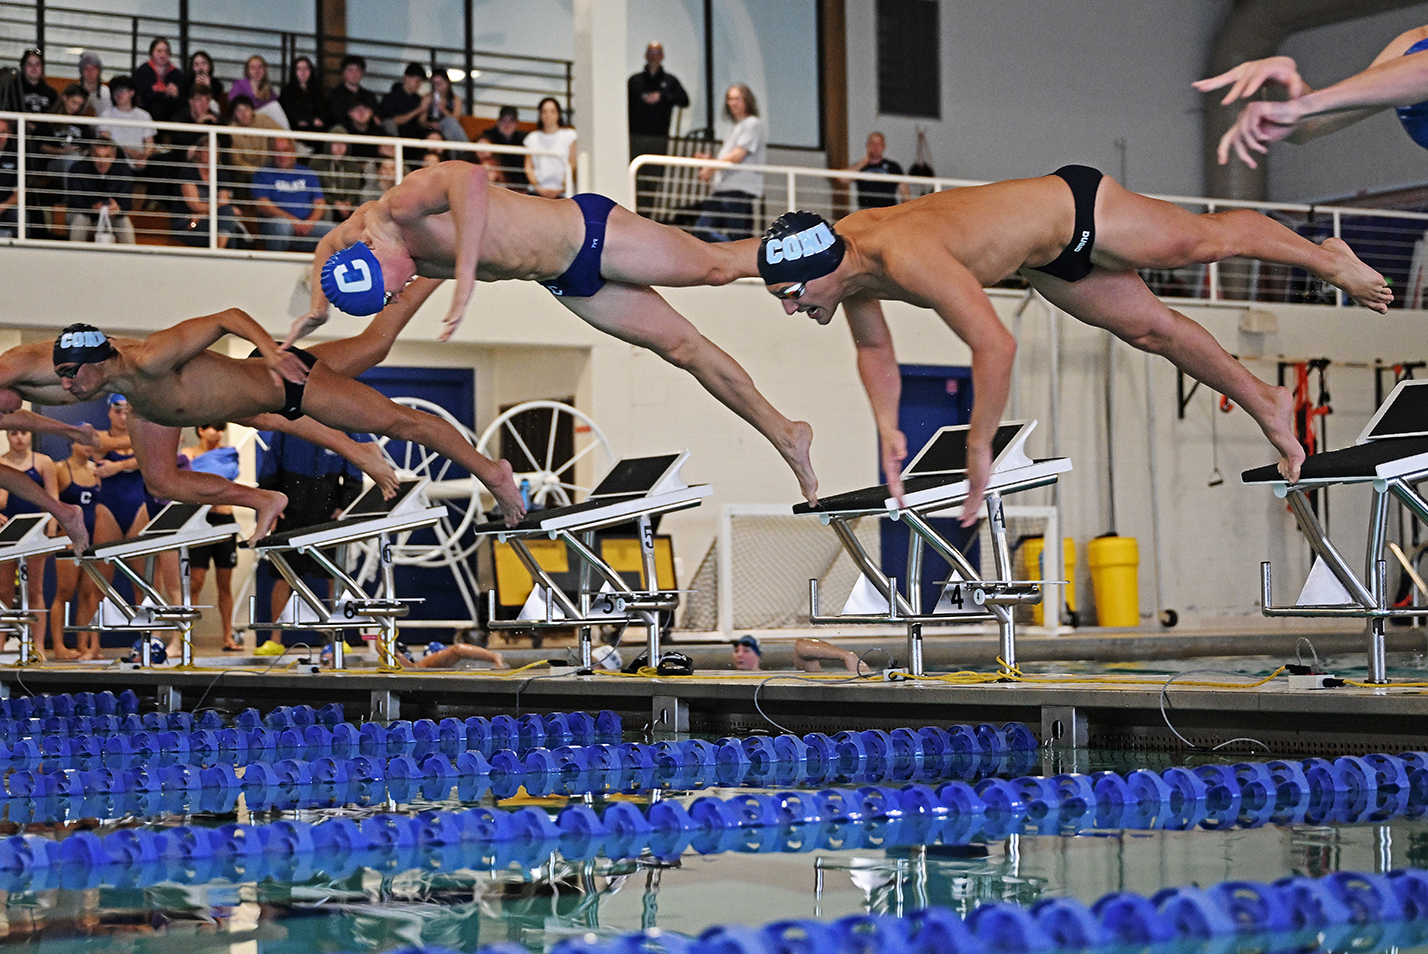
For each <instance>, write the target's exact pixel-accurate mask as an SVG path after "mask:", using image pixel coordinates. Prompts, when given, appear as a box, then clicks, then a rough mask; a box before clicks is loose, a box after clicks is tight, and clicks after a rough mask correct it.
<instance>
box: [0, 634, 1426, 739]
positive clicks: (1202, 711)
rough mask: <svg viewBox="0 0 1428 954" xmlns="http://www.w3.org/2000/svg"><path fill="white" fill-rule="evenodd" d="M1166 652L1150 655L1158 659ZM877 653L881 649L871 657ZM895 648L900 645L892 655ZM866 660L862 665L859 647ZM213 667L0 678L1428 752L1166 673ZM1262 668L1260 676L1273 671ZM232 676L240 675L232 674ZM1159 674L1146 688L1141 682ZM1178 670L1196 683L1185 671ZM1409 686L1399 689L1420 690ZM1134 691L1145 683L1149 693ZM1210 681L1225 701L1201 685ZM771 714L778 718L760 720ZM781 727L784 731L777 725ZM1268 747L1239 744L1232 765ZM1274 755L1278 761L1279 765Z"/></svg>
mask: <svg viewBox="0 0 1428 954" xmlns="http://www.w3.org/2000/svg"><path fill="white" fill-rule="evenodd" d="M1313 639H1314V643H1315V646H1316V648H1317V649H1318V652H1319V654H1320V655H1321V656H1328V655H1331V654H1335V655H1338V654H1343V655H1347V656H1349V658H1350V660H1353V661H1358V660H1361V659H1362V655H1361V654H1362V652H1363V646H1364V644H1365V643H1364V639H1365V638H1364V636H1363V634H1361V633H1352V634H1342V635H1333V634H1329V635H1325V634H1315V635H1314V637H1313ZM1147 641H1148V642H1147ZM869 642H870V644H872V643H877V642H879V641H878V640H876V639H874V640H870V641H869ZM883 642H886V641H885V640H884V641H883ZM982 642H987V643H988V644H989V645H990V646H991V647H993V649H994V646H995V641H994V639H991V638H987V639H985V640H984V639H982V638H980V637H969V638H961V637H959V638H956V639H950V640H949V639H937V640H934V641H930V644H929V650H928V653H927V657H928V662H927V669H928V671H929V673H932V674H936V673H937V672H947V671H950V670H955V669H964V668H970V667H969V664H972V665H974V666H975V668H976V669H977V670H979V671H981V672H989V671H990V670H991V669H993V668H994V667H993V666H989V665H987V664H986V661H987V660H988V659H990V658H991V656H994V655H995V652H994V651H993V652H992V653H991V654H990V655H989V654H988V653H987V652H986V651H985V649H986V648H987V647H984V646H981V645H979V644H980V643H982ZM1423 643H1424V632H1423V631H1422V630H1400V631H1397V632H1393V633H1391V634H1390V638H1389V649H1390V650H1391V651H1395V652H1411V651H1419V652H1421V651H1422V648H1423ZM1293 644H1294V637H1293V636H1292V635H1291V636H1279V635H1270V636H1259V637H1256V638H1255V639H1254V640H1253V641H1248V640H1247V639H1246V637H1245V636H1244V635H1243V634H1241V635H1203V634H1201V635H1197V634H1189V633H1186V634H1180V635H1175V636H1170V635H1167V634H1125V635H1120V636H1111V637H1106V636H1060V637H1055V638H1048V639H1036V638H1027V639H1023V640H1019V642H1018V650H1019V652H1020V654H1021V655H1020V660H1021V662H1022V663H1023V664H1027V663H1031V662H1033V661H1036V660H1038V659H1063V660H1064V659H1068V658H1069V659H1073V660H1074V659H1101V660H1113V661H1121V660H1124V661H1130V660H1133V659H1137V658H1140V659H1145V658H1150V659H1157V658H1177V659H1185V658H1192V659H1193V658H1196V657H1202V656H1223V655H1227V654H1232V653H1234V652H1238V653H1239V654H1244V653H1246V652H1248V651H1250V650H1253V652H1254V654H1255V655H1256V656H1259V657H1263V656H1269V657H1271V658H1272V659H1273V658H1280V659H1283V660H1284V661H1287V662H1293V661H1294V653H1293ZM680 648H681V650H682V651H688V652H690V654H691V655H692V656H694V657H695V659H696V663H699V662H701V657H708V658H709V659H713V660H718V659H723V660H727V658H728V649H727V646H709V647H705V648H702V649H694V648H692V647H680ZM849 648H852V649H855V650H857V649H859V646H858V645H857V644H856V643H855V644H853V645H850V646H849ZM780 652H782V650H778V649H776V648H774V647H772V646H771V647H770V648H769V649H767V650H766V655H765V663H766V664H767V665H770V666H774V665H778V664H779V661H780V660H779V659H778V658H777V657H778V655H779V653H780ZM506 655H507V658H508V660H509V661H510V663H511V664H512V665H514V666H519V665H524V664H525V663H527V662H529V661H532V660H534V659H544V658H547V657H556V656H559V655H563V652H553V651H546V652H540V651H512V652H510V653H507V654H506ZM233 662H234V661H233V660H231V659H224V660H218V659H214V660H207V659H204V660H200V665H199V667H196V668H194V669H192V670H187V671H185V670H181V669H176V668H164V669H156V670H138V669H134V668H130V667H127V666H120V665H118V664H111V665H108V666H96V665H87V666H82V665H65V664H58V665H49V666H44V667H29V668H25V669H15V668H7V669H3V670H0V685H3V686H5V687H6V688H8V689H9V690H11V691H12V692H17V693H38V692H76V691H84V690H88V691H102V690H105V689H108V690H112V691H116V692H118V691H122V690H124V689H133V690H134V691H135V692H137V693H139V695H140V696H141V697H149V698H151V699H154V700H155V701H156V702H157V703H158V704H159V705H160V706H161V707H162V708H182V709H192V708H194V707H196V706H198V705H200V704H202V705H204V706H222V707H224V708H227V709H237V708H241V707H243V706H247V705H255V706H258V707H259V708H263V709H266V708H270V707H272V706H276V705H283V704H295V703H299V702H303V703H308V704H314V705H317V704H322V703H327V702H342V703H343V704H344V705H345V706H346V708H347V711H348V716H349V718H359V717H361V716H362V715H364V714H367V713H371V714H372V715H373V716H374V717H380V716H383V715H385V716H386V717H388V718H441V717H445V716H464V715H477V714H482V715H489V714H495V713H500V712H505V713H514V712H518V711H535V712H549V711H569V710H573V709H586V710H597V709H613V710H615V711H617V712H619V713H621V714H622V715H623V716H624V717H625V719H626V723H625V724H626V726H627V727H628V728H629V729H630V730H631V731H632V732H635V733H639V732H640V731H641V730H642V729H643V728H644V727H645V726H647V725H651V724H652V723H653V724H652V725H651V727H652V728H655V729H668V730H674V729H679V728H681V727H686V726H687V728H688V729H689V730H690V731H693V732H700V733H714V734H721V733H746V732H749V731H751V730H757V729H763V730H767V731H771V732H777V731H779V730H778V729H776V728H775V727H774V725H773V723H771V722H770V721H769V720H770V719H772V720H773V722H776V723H777V724H778V725H779V726H781V727H783V728H787V729H788V730H790V731H794V732H811V731H822V732H834V731H839V730H842V729H853V728H887V729H891V728H896V727H899V726H922V725H943V726H946V725H949V724H955V723H980V722H995V723H1001V722H1006V721H1012V720H1015V721H1019V722H1024V723H1026V724H1027V725H1029V726H1030V727H1031V728H1032V730H1033V731H1034V732H1036V733H1037V734H1038V735H1039V736H1041V737H1043V740H1047V739H1048V738H1049V737H1050V736H1052V735H1054V734H1056V733H1057V731H1058V728H1057V727H1058V724H1059V732H1060V735H1061V736H1062V738H1061V741H1062V742H1065V743H1071V742H1075V743H1078V744H1080V745H1082V746H1090V747H1095V748H1117V749H1155V750H1175V749H1186V748H1188V747H1187V746H1185V745H1184V743H1183V742H1181V741H1180V740H1178V739H1177V738H1176V737H1175V735H1174V734H1173V733H1172V732H1171V730H1170V729H1169V728H1168V727H1167V725H1166V715H1168V716H1169V718H1170V720H1171V722H1173V724H1174V726H1175V728H1176V729H1177V730H1178V731H1179V733H1180V734H1181V735H1183V736H1184V737H1185V738H1186V739H1188V740H1189V741H1190V742H1192V743H1193V744H1194V745H1195V746H1196V747H1197V748H1198V747H1210V746H1214V745H1218V744H1220V743H1223V742H1226V741H1229V740H1231V739H1236V738H1243V737H1250V738H1253V739H1257V740H1259V741H1262V742H1264V743H1265V744H1267V745H1268V746H1270V747H1271V748H1272V749H1273V750H1274V751H1275V752H1276V753H1283V754H1294V755H1302V756H1308V755H1337V754H1355V753H1357V754H1362V753H1366V752H1399V751H1405V750H1409V749H1428V687H1423V688H1413V687H1394V686H1393V685H1390V686H1388V687H1384V688H1359V687H1352V686H1345V687H1341V688H1335V689H1327V690H1303V689H1290V688H1289V687H1288V685H1287V684H1286V680H1285V679H1284V678H1283V677H1280V678H1278V679H1275V680H1273V681H1271V682H1269V683H1267V684H1265V685H1263V686H1260V687H1257V688H1230V687H1229V685H1228V684H1233V683H1236V682H1240V681H1247V680H1243V679H1235V678H1234V677H1231V676H1225V675H1215V674H1187V675H1184V676H1179V677H1176V681H1175V682H1174V683H1173V684H1172V685H1171V687H1170V688H1169V690H1168V691H1165V692H1164V698H1165V699H1168V701H1169V706H1168V708H1166V709H1164V710H1163V709H1162V688H1163V684H1164V679H1165V677H1164V676H1156V675H1154V673H1155V667H1154V666H1153V665H1149V666H1144V667H1141V666H1136V665H1134V664H1129V665H1127V666H1126V667H1124V668H1121V667H1117V670H1116V671H1114V672H1112V673H1110V674H1106V675H1104V676H1100V675H1088V674H1078V675H1074V676H1072V675H1058V674H1055V673H1054V672H1053V671H1052V670H1053V669H1054V667H1049V666H1037V667H1036V668H1037V669H1040V670H1043V671H1044V674H1038V675H1032V674H1028V677H1029V680H1031V681H1020V682H1000V683H998V682H988V683H983V684H958V683H954V682H951V681H946V680H936V679H925V680H908V681H887V680H884V679H882V678H865V679H859V680H856V681H848V679H847V675H846V674H843V675H841V676H840V675H839V674H836V673H825V674H822V675H821V676H815V677H808V676H801V675H800V674H797V673H779V672H761V673H736V672H733V671H729V670H722V671H717V670H716V671H710V672H703V673H700V674H698V675H695V676H684V677H666V678H642V677H637V676H625V675H618V674H610V673H599V674H595V675H591V676H576V675H573V674H568V673H571V670H569V669H552V668H548V667H544V666H541V667H539V668H534V669H530V670H525V671H523V672H519V673H514V674H500V673H493V672H489V671H485V670H464V671H449V670H448V671H439V670H419V671H413V672H402V673H383V672H378V671H376V670H374V669H365V670H364V669H357V668H354V669H351V670H349V671H346V672H341V673H335V672H331V671H322V672H318V673H313V672H311V671H310V667H305V670H306V671H301V672H300V671H297V670H296V669H272V670H269V671H260V670H261V668H262V666H263V665H265V664H267V663H268V660H266V659H264V660H252V661H251V663H256V665H253V664H251V663H250V662H249V661H247V660H245V661H243V662H244V664H243V665H237V666H235V665H233ZM1263 663H1264V660H1263V659H1259V660H1258V661H1257V662H1256V665H1258V666H1263ZM221 664H227V665H221ZM1234 666H1235V662H1234V661H1233V660H1231V661H1229V662H1226V661H1224V660H1215V661H1209V662H1207V667H1213V668H1216V669H1221V668H1233V667H1234ZM1142 668H1143V669H1144V670H1145V672H1144V674H1141V673H1139V672H1138V670H1139V669H1142ZM1173 668H1175V669H1182V670H1183V669H1185V668H1187V667H1185V666H1183V665H1180V666H1176V667H1173ZM1404 678H1405V677H1403V676H1401V677H1400V679H1399V680H1398V681H1403V680H1404ZM1134 680H1139V681H1138V682H1136V681H1134ZM1196 681H1206V682H1218V683H1224V684H1227V685H1225V686H1224V687H1219V686H1215V687H1212V686H1199V685H1186V684H1185V683H1193V682H1196ZM1425 681H1428V680H1425ZM760 708H762V710H763V713H764V715H761V714H760V712H759V709H760ZM765 715H766V716H767V718H765ZM1254 750H1255V747H1254V746H1252V745H1249V744H1248V743H1237V744H1235V745H1234V746H1232V747H1230V748H1229V749H1228V751H1232V752H1245V753H1248V752H1251V751H1254ZM1261 751H1262V750H1261Z"/></svg>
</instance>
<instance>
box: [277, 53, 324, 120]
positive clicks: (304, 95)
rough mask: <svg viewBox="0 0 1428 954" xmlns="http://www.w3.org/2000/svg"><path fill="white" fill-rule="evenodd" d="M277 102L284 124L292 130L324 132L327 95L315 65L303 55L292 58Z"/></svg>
mask: <svg viewBox="0 0 1428 954" xmlns="http://www.w3.org/2000/svg"><path fill="white" fill-rule="evenodd" d="M278 105H279V106H281V107H282V108H283V115H285V116H287V118H288V128H289V129H292V130H294V131H296V132H327V131H328V129H327V127H328V123H327V97H326V96H325V95H324V94H323V92H322V83H321V81H319V80H318V77H317V68H316V67H315V66H313V63H312V60H311V59H310V58H308V57H306V56H299V57H298V58H297V59H295V60H293V65H292V68H291V69H289V70H288V81H287V82H286V83H284V84H283V91H282V93H281V94H279V96H278Z"/></svg>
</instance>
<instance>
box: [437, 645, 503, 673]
mask: <svg viewBox="0 0 1428 954" xmlns="http://www.w3.org/2000/svg"><path fill="white" fill-rule="evenodd" d="M463 659H479V660H481V661H482V662H488V663H490V664H491V668H492V669H509V668H511V667H510V666H507V665H506V660H505V659H504V658H503V657H502V656H501V654H500V653H498V652H495V651H493V650H490V649H485V648H483V647H481V646H472V645H470V644H469V643H454V644H452V645H450V646H447V647H446V648H445V649H441V650H438V651H436V652H434V653H427V654H426V655H425V656H423V657H421V658H420V659H418V660H417V661H416V667H417V668H418V669H442V668H445V667H446V666H454V665H456V663H458V662H460V661H461V660H463Z"/></svg>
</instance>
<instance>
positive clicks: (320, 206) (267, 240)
mask: <svg viewBox="0 0 1428 954" xmlns="http://www.w3.org/2000/svg"><path fill="white" fill-rule="evenodd" d="M253 201H254V203H255V204H256V205H257V207H258V214H259V216H261V220H260V221H259V223H258V228H259V230H260V231H261V232H262V234H263V238H264V244H265V246H266V248H267V250H268V251H270V252H286V251H289V250H292V251H295V252H310V251H312V250H313V249H314V248H316V247H317V242H318V240H319V239H320V238H322V237H323V236H324V235H326V234H327V233H328V232H331V231H332V223H331V222H328V221H326V220H325V216H326V214H327V199H326V198H325V197H324V196H323V194H322V183H321V181H320V180H319V179H318V176H317V173H316V172H313V171H312V170H311V169H309V168H308V167H307V166H304V165H300V164H299V163H298V161H297V150H296V148H294V146H293V143H292V140H291V139H277V140H274V142H273V163H272V165H269V166H265V167H263V168H262V169H260V170H258V172H257V173H256V174H255V175H254V176H253Z"/></svg>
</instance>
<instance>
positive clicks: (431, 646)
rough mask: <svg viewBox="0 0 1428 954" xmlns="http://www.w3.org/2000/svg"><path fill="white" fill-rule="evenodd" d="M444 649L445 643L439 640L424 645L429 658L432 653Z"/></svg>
mask: <svg viewBox="0 0 1428 954" xmlns="http://www.w3.org/2000/svg"><path fill="white" fill-rule="evenodd" d="M445 648H446V644H445V643H443V642H441V641H440V640H436V639H433V640H432V641H431V642H429V643H427V644H426V654H427V655H428V656H430V655H431V654H432V653H439V652H441V651H442V650H443V649H445Z"/></svg>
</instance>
